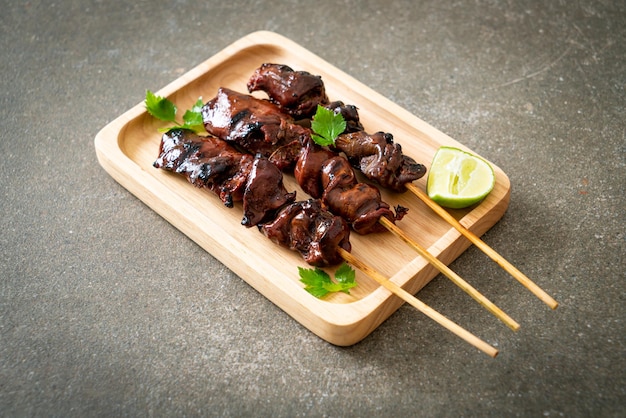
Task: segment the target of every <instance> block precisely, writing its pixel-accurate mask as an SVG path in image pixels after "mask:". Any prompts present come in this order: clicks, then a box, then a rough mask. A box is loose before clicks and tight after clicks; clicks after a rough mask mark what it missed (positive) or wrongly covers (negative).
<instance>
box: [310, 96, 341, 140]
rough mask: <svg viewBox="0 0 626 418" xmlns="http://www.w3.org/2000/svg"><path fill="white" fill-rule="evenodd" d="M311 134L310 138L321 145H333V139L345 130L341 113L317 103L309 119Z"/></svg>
mask: <svg viewBox="0 0 626 418" xmlns="http://www.w3.org/2000/svg"><path fill="white" fill-rule="evenodd" d="M311 128H312V129H313V134H312V135H311V138H313V141H315V143H316V144H318V145H322V146H328V145H334V144H335V139H337V137H338V136H339V135H341V134H342V133H343V131H345V130H346V121H345V120H344V118H343V116H342V115H341V113H335V112H334V111H332V110H330V109H326V108H325V107H323V106H320V105H317V111H316V112H315V116H313V120H312V121H311Z"/></svg>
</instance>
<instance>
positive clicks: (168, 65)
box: [0, 0, 626, 417]
mask: <svg viewBox="0 0 626 418" xmlns="http://www.w3.org/2000/svg"><path fill="white" fill-rule="evenodd" d="M0 3H2V4H1V5H2V7H1V10H2V24H1V25H0V57H1V60H0V74H1V77H0V104H1V109H2V117H1V118H0V127H1V130H0V132H1V133H0V135H1V136H2V139H1V141H0V156H1V163H0V179H1V180H0V190H1V191H0V193H1V198H0V209H1V213H2V217H1V220H0V225H1V233H0V277H1V281H0V415H1V416H8V417H14V416H59V417H71V416H76V417H85V416H132V417H140V416H285V417H295V416H328V417H342V416H345V417H348V416H380V417H383V416H384V417H387V416H426V417H430V416H450V417H460V416H467V417H483V416H492V417H505V416H506V417H510V416H523V417H526V416H528V417H537V416H551V417H552V416H554V417H559V416H565V417H591V416H593V417H618V416H623V408H624V406H625V404H626V394H625V390H626V389H625V388H626V378H625V371H624V368H625V362H624V358H625V356H626V350H625V327H624V321H625V315H624V312H625V311H624V302H625V288H626V286H625V283H624V280H625V278H626V277H625V274H624V272H625V270H626V269H625V267H626V263H625V261H624V250H625V249H626V245H625V231H624V220H625V218H624V214H625V209H626V207H625V200H626V199H625V192H626V190H625V175H624V173H625V162H626V159H625V153H626V139H625V135H626V133H625V132H626V123H625V120H626V112H625V103H626V100H625V99H626V94H625V92H624V85H625V84H626V36H625V35H626V32H625V29H624V27H625V24H626V6H625V4H624V2H621V1H584V0H581V1H575V2H569V1H567V2H566V1H547V2H546V1H533V0H523V1H516V2H513V1H472V2H450V1H397V2H389V4H387V5H385V3H387V2H383V1H364V2H357V1H351V0H348V1H340V2H337V1H325V0H320V1H316V2H295V1H288V2H278V1H239V0H231V1H202V2H201V1H191V0H190V1H182V0H181V1H160V0H159V1H133V2H122V1H115V0H112V1H76V0H58V1H54V2H52V1H36V0H35V1H6V0H4V1H1V2H0ZM260 29H266V30H272V31H276V32H278V33H281V34H283V35H285V36H287V37H289V38H291V39H293V40H294V41H296V42H298V43H300V44H301V45H303V46H305V47H306V48H308V49H310V50H312V51H313V52H315V53H317V54H319V55H320V56H322V57H323V58H324V59H326V60H328V61H329V62H331V63H332V64H334V65H336V66H337V67H339V68H340V69H342V70H344V71H346V72H347V73H348V74H351V75H352V76H354V77H355V78H357V79H358V80H360V81H362V82H364V83H365V84H367V85H369V86H371V87H372V88H373V89H375V90H377V91H378V92H380V93H382V94H383V95H385V96H387V97H389V98H390V99H392V100H393V101H395V102H397V103H398V104H400V105H401V106H403V107H405V108H407V109H408V110H409V111H411V112H412V113H414V114H416V115H417V116H419V117H420V118H422V119H424V120H425V121H427V122H429V123H430V124H432V125H434V126H436V127H437V128H439V129H440V130H442V131H443V132H445V133H447V134H449V135H450V136H452V137H453V138H455V139H457V140H459V141H460V142H462V143H464V144H466V145H467V146H469V147H470V148H472V149H474V150H476V151H477V152H478V153H480V154H482V155H484V156H486V157H487V158H489V159H490V160H492V161H494V162H495V163H496V164H498V165H499V166H500V167H502V168H503V169H504V170H505V172H506V173H507V174H508V175H509V177H510V179H511V183H512V195H511V203H510V206H509V210H508V212H507V213H506V215H505V216H504V218H503V219H502V220H501V221H500V222H499V223H498V224H497V225H496V226H495V227H493V228H492V229H491V230H490V231H489V232H488V233H487V234H486V235H485V236H484V239H485V240H486V241H487V242H488V243H489V244H490V245H491V246H492V247H494V248H496V249H497V250H498V251H500V252H501V253H502V254H503V255H504V256H506V257H507V258H508V259H509V260H511V261H512V262H513V263H514V264H515V265H517V266H518V267H519V268H520V269H521V270H522V271H524V272H525V273H526V274H527V275H528V276H530V277H531V278H533V279H534V280H535V281H536V282H537V283H538V284H539V285H540V286H542V287H543V288H544V289H545V290H546V291H548V292H549V293H550V294H552V295H553V296H554V297H555V298H556V299H557V300H558V301H559V302H560V303H561V306H560V307H559V308H558V309H557V310H556V311H551V310H550V309H548V308H547V307H546V306H544V305H543V304H542V303H541V302H539V301H538V300H537V299H535V298H534V297H533V296H532V295H530V293H529V292H527V291H526V290H525V289H523V288H522V287H521V286H520V285H518V284H517V283H516V282H515V281H514V280H512V279H510V278H509V277H508V276H507V275H506V274H504V273H503V272H502V270H500V269H499V268H498V267H497V266H496V265H495V264H494V263H492V262H490V261H489V260H488V259H487V258H486V257H485V256H484V255H482V254H481V253H480V252H479V251H477V250H476V249H474V248H471V249H470V250H468V251H467V252H466V253H464V254H463V255H462V256H461V257H460V258H459V259H458V260H457V261H456V262H454V263H453V264H452V268H453V269H454V270H455V271H456V272H458V273H459V274H460V275H462V276H463V277H465V278H466V279H468V281H470V282H471V283H472V284H474V285H475V286H476V287H477V288H478V289H480V290H481V291H482V292H483V293H485V294H486V295H488V296H489V297H490V298H491V299H492V300H493V301H494V302H496V303H497V304H498V305H499V306H500V307H502V308H503V309H505V310H506V311H507V312H508V313H509V314H510V315H511V316H512V317H514V318H516V319H518V320H519V321H520V323H521V325H522V328H521V330H520V331H519V332H518V333H513V332H511V331H510V330H509V329H508V328H506V327H504V326H503V325H502V324H500V323H499V322H498V321H497V320H494V318H493V317H491V316H490V315H489V314H486V313H485V311H484V310H482V309H481V308H480V307H479V306H477V305H476V304H475V303H473V302H472V301H471V300H470V299H469V298H468V297H467V296H466V295H465V294H464V293H462V292H460V291H459V290H458V289H457V288H455V287H454V286H453V285H452V284H450V282H449V281H448V280H445V279H444V278H441V277H438V278H436V279H435V280H434V281H433V282H431V284H429V285H428V286H427V287H426V288H425V289H424V290H423V291H422V292H420V297H421V298H422V300H424V301H425V302H426V303H428V304H430V305H431V306H433V307H434V308H436V309H438V310H440V311H441V312H442V313H444V314H446V315H448V316H449V317H450V318H452V319H453V320H455V321H457V322H459V323H460V324H462V325H463V326H464V327H466V328H467V329H469V330H470V331H472V332H475V333H476V334H478V335H479V336H480V337H482V338H484V339H485V340H486V341H488V342H489V343H491V344H493V345H495V346H497V347H498V348H499V349H500V350H501V351H500V355H499V356H498V357H497V358H496V359H491V358H489V357H487V356H485V355H484V354H482V353H480V352H479V351H477V350H476V349H474V348H472V347H470V346H469V345H467V344H465V343H464V342H462V341H460V340H459V339H457V338H456V337H454V336H453V335H451V334H450V333H448V332H446V331H444V330H442V329H441V328H440V327H439V326H438V325H436V324H435V323H434V322H432V321H430V320H429V319H428V318H426V317H424V316H423V315H421V314H420V313H418V312H416V311H415V310H414V309H413V308H411V307H408V306H403V307H402V308H400V310H399V311H398V312H397V313H396V314H394V315H393V316H392V317H391V318H390V319H389V320H388V321H386V322H385V323H384V324H383V325H382V326H381V327H380V328H379V329H377V330H376V331H375V332H374V333H373V334H372V335H370V336H369V337H368V338H367V339H365V340H364V341H362V342H361V343H359V344H357V345H355V346H352V347H349V348H339V347H335V346H332V345H330V344H328V343H326V342H324V341H322V340H320V339H319V338H317V337H315V336H314V335H313V334H311V333H310V332H309V331H307V330H306V329H305V328H303V327H302V326H301V325H299V324H298V323H297V322H295V321H293V320H292V319H291V318H290V317H288V316H287V315H286V314H284V313H283V312H282V311H280V310H279V309H278V308H276V307H275V306H274V305H273V304H272V303H270V302H268V301H267V300H266V299H265V298H264V297H262V296H261V295H259V294H258V293H257V292H255V291H254V290H253V289H252V288H250V287H249V286H248V285H246V284H245V283H244V282H243V281H242V280H241V279H239V278H238V277H236V276H235V275H233V274H232V273H231V272H230V271H229V270H228V269H226V268H225V267H224V266H222V265H221V264H220V263H218V262H217V261H215V260H214V259H213V258H212V257H211V255H209V254H208V253H206V252H205V251H203V250H202V249H200V248H199V247H198V246H197V245H196V244H194V243H193V242H192V241H190V240H189V239H188V238H186V237H185V236H184V235H182V234H181V233H179V232H178V231H177V230H175V229H174V228H173V227H172V226H170V225H169V224H168V223H167V222H166V221H164V220H163V219H162V218H160V217H159V216H158V215H156V214H155V213H154V212H152V211H151V210H150V209H149V208H148V207H146V206H145V205H144V204H143V203H142V202H141V201H139V200H138V199H137V198H135V197H134V196H133V195H131V194H130V193H129V192H127V191H126V190H125V189H124V188H122V187H121V186H120V185H118V184H117V183H116V182H115V181H114V180H112V179H111V177H109V176H108V175H107V174H106V172H105V171H104V170H103V169H102V168H101V167H100V166H99V165H98V162H97V160H96V155H95V151H94V146H93V139H94V136H95V135H96V133H97V132H98V131H99V130H100V129H101V128H102V127H103V126H104V125H105V124H107V122H109V121H111V120H113V119H114V118H115V117H117V116H118V115H119V114H121V113H123V112H124V111H126V110H127V109H128V108H130V107H131V106H133V105H135V104H136V103H138V102H140V101H141V100H142V99H143V95H144V93H145V90H146V89H152V90H157V89H159V88H161V87H162V86H164V85H165V84H167V83H169V82H170V81H172V80H174V79H175V78H177V77H179V76H180V75H181V74H182V73H183V72H185V71H187V70H189V69H190V68H193V67H194V66H195V65H196V64H198V63H200V62H202V61H204V60H205V59H206V58H208V57H210V56H211V55H213V54H214V53H216V52H218V51H219V50H221V49H222V48H223V47H225V46H227V45H228V44H230V43H231V42H233V41H235V40H236V39H238V38H240V37H242V36H244V35H246V34H248V33H250V32H253V31H256V30H260Z"/></svg>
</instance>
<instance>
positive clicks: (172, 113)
mask: <svg viewBox="0 0 626 418" xmlns="http://www.w3.org/2000/svg"><path fill="white" fill-rule="evenodd" d="M145 104H146V110H147V111H148V113H150V114H151V115H152V116H154V117H155V118H157V119H160V120H164V121H166V122H175V121H176V105H174V103H172V102H171V101H170V100H169V99H167V98H165V97H161V96H157V95H155V94H154V93H152V92H151V91H150V90H147V91H146V101H145Z"/></svg>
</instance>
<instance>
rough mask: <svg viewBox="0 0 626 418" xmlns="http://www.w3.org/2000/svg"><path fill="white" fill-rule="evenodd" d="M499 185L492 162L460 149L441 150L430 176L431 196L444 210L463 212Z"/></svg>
mask: <svg viewBox="0 0 626 418" xmlns="http://www.w3.org/2000/svg"><path fill="white" fill-rule="evenodd" d="M495 184H496V176H495V173H494V171H493V168H492V167H491V165H489V163H488V162H486V161H485V160H483V159H482V158H480V157H478V156H476V155H474V154H471V153H469V152H467V151H463V150H461V149H458V148H454V147H441V148H439V149H438V150H437V152H436V153H435V156H434V157H433V161H432V164H431V167H430V170H429V173H428V180H427V193H428V196H429V197H430V198H431V199H432V200H434V201H435V202H437V203H438V204H439V205H441V206H443V207H447V208H451V209H461V208H466V207H468V206H471V205H473V204H476V203H478V202H480V201H481V200H483V199H484V198H485V197H486V196H487V195H488V194H489V193H490V192H491V191H492V190H493V187H494V185H495Z"/></svg>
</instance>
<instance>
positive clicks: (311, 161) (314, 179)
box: [293, 138, 337, 199]
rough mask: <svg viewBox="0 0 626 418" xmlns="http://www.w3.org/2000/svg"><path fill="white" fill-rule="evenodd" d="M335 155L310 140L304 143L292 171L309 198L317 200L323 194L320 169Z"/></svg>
mask: <svg viewBox="0 0 626 418" xmlns="http://www.w3.org/2000/svg"><path fill="white" fill-rule="evenodd" d="M335 155H337V154H335V153H334V152H332V151H330V150H329V149H327V148H324V147H321V146H319V145H317V144H316V143H315V142H313V140H312V139H310V138H309V140H308V141H307V142H306V144H305V146H304V148H302V152H301V153H300V157H299V158H298V161H297V162H296V167H295V168H294V170H293V174H294V177H295V178H296V181H297V182H298V185H299V186H300V188H301V189H302V190H304V192H305V193H308V194H309V195H310V196H311V197H313V198H316V199H319V198H321V197H322V195H323V194H324V188H323V187H322V176H321V173H322V167H323V166H324V163H325V162H326V161H328V160H330V159H331V158H333V157H334V156H335Z"/></svg>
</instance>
